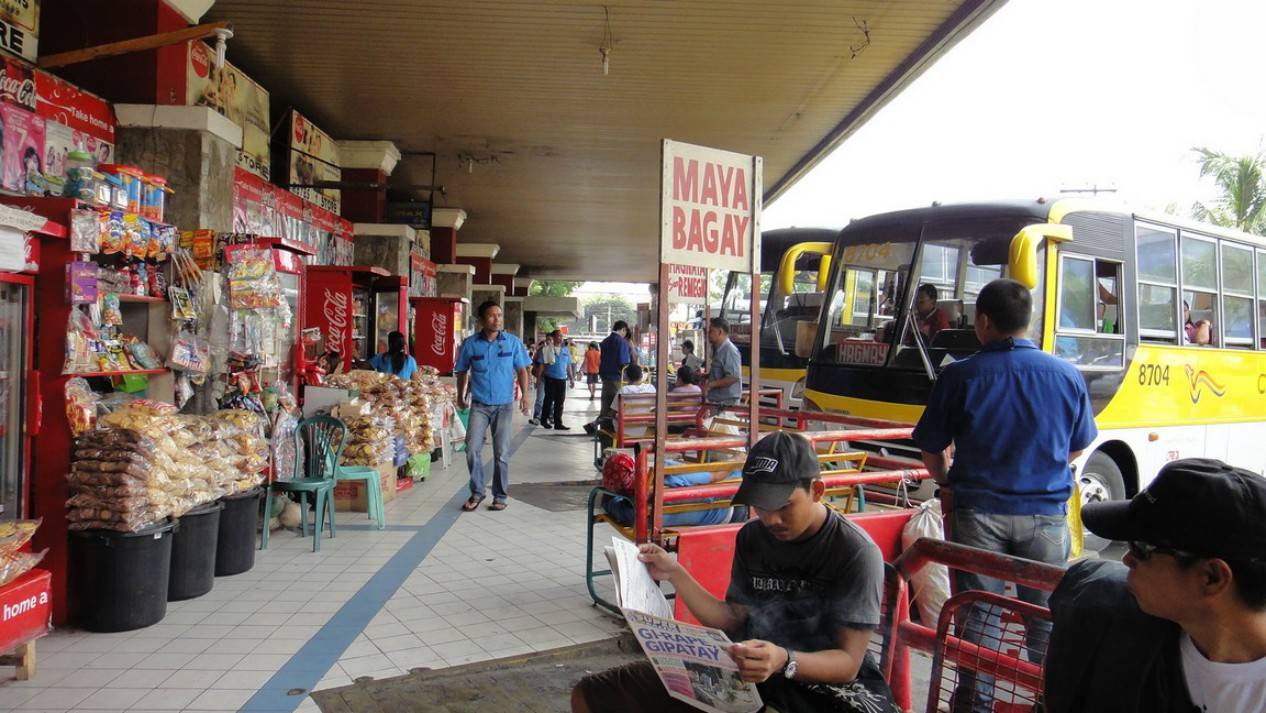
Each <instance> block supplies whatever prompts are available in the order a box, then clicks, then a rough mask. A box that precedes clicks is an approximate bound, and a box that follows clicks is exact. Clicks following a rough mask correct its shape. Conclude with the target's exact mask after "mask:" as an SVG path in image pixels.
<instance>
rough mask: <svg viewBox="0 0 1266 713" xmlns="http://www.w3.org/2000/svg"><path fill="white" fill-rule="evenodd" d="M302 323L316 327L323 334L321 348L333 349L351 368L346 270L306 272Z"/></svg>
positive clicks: (348, 288)
mask: <svg viewBox="0 0 1266 713" xmlns="http://www.w3.org/2000/svg"><path fill="white" fill-rule="evenodd" d="M303 325H304V327H305V328H317V329H320V330H321V335H322V336H323V337H325V349H326V351H329V350H331V349H334V350H337V351H338V353H339V354H340V355H341V356H342V357H343V363H344V365H345V366H346V367H347V368H349V369H350V368H351V359H352V280H351V276H350V275H349V274H348V273H345V272H341V271H330V270H309V271H308V272H307V294H306V295H305V296H304V305H303Z"/></svg>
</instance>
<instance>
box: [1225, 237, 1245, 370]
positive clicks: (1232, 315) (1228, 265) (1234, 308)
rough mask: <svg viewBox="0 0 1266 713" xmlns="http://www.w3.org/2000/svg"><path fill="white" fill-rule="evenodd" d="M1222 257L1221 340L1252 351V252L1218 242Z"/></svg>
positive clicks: (1234, 245)
mask: <svg viewBox="0 0 1266 713" xmlns="http://www.w3.org/2000/svg"><path fill="white" fill-rule="evenodd" d="M1219 248H1220V249H1221V253H1222V255H1221V257H1222V324H1223V329H1222V337H1223V342H1224V344H1225V345H1226V346H1227V347H1230V348H1238V349H1252V348H1253V250H1252V248H1248V247H1245V246H1243V245H1239V244H1236V243H1231V242H1227V241H1225V240H1222V241H1219Z"/></svg>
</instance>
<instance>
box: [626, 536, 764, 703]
mask: <svg viewBox="0 0 1266 713" xmlns="http://www.w3.org/2000/svg"><path fill="white" fill-rule="evenodd" d="M611 541H612V545H613V546H612V547H607V548H604V552H605V554H606V556H607V561H608V562H609V563H610V564H611V574H612V576H613V577H614V579H615V592H616V594H615V595H616V603H617V604H618V605H619V606H620V611H621V612H622V613H623V614H624V619H625V621H627V622H628V623H629V628H630V629H631V630H632V631H633V635H634V636H635V637H636V638H637V643H638V644H639V645H640V646H641V647H642V651H643V652H645V653H646V657H647V658H648V659H650V662H651V665H652V666H654V667H655V673H657V674H658V675H659V679H660V680H661V681H663V683H664V688H665V689H666V690H667V691H668V695H670V696H672V697H673V698H676V699H678V700H680V701H684V702H686V703H689V704H690V705H692V706H694V707H695V708H698V709H699V710H703V711H709V712H710V713H754V712H755V711H758V710H760V709H761V706H762V705H763V704H762V702H761V699H760V694H759V693H758V692H757V691H756V685H755V684H753V683H748V682H745V681H743V679H742V678H741V677H740V676H739V670H738V665H736V664H735V663H734V660H733V659H731V658H730V654H729V648H730V646H731V643H732V642H731V641H730V638H729V637H728V636H726V635H725V632H723V631H721V630H720V629H709V628H708V627H706V626H694V625H691V624H686V623H684V622H680V621H674V620H673V618H672V606H671V605H670V604H669V603H668V600H667V599H666V598H665V597H664V593H663V592H662V591H660V588H659V585H658V584H656V583H655V580H654V579H652V578H651V575H650V572H649V571H647V569H646V565H644V564H642V563H641V562H639V561H638V559H637V546H636V545H634V544H633V543H631V542H629V541H628V540H623V539H620V538H618V537H613V538H611Z"/></svg>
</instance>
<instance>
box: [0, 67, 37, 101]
mask: <svg viewBox="0 0 1266 713" xmlns="http://www.w3.org/2000/svg"><path fill="white" fill-rule="evenodd" d="M34 71H35V70H33V69H31V68H30V67H29V66H27V65H25V64H23V63H21V62H19V61H17V60H14V59H8V58H4V59H3V60H0V101H2V102H5V103H7V104H12V105H13V106H16V107H21V108H23V109H26V110H27V111H35V104H36V101H35V76H34Z"/></svg>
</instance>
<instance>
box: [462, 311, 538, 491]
mask: <svg viewBox="0 0 1266 713" xmlns="http://www.w3.org/2000/svg"><path fill="white" fill-rule="evenodd" d="M478 314H479V323H480V326H481V327H482V328H481V329H480V331H479V332H478V333H476V334H472V335H471V336H469V337H467V338H466V339H465V341H463V342H462V346H461V349H460V350H459V351H458V352H457V365H456V366H454V367H453V371H454V372H456V373H457V406H458V408H463V409H464V408H467V405H468V402H467V397H466V391H467V389H466V385H467V384H468V383H469V384H470V399H469V408H470V422H469V424H468V425H467V426H466V466H467V467H468V468H469V469H470V498H469V499H467V500H466V503H465V504H464V505H462V510H465V511H466V512H470V511H471V510H474V509H475V508H477V507H479V503H481V502H483V501H484V497H485V495H484V471H483V462H482V458H483V449H484V432H485V431H487V430H488V429H489V428H491V429H492V454H493V458H494V459H495V463H496V465H495V467H494V470H493V480H492V505H490V506H488V509H489V510H505V509H506V498H507V497H508V491H509V488H510V454H509V451H510V429H511V428H512V427H513V422H514V382H515V379H516V378H517V379H518V382H519V393H520V394H521V396H522V398H521V399H520V400H519V405H520V407H521V408H522V410H523V415H525V416H526V415H528V414H529V411H530V410H531V404H530V403H529V402H528V395H527V394H528V379H527V377H528V373H527V367H528V365H529V364H531V363H532V362H531V360H530V359H528V355H527V350H526V349H524V348H523V342H521V341H519V338H518V337H516V336H514V335H513V334H507V333H505V332H503V331H501V320H502V314H501V307H500V306H498V305H497V303H496V302H493V301H492V300H489V301H487V302H484V303H483V304H481V305H479V311H478Z"/></svg>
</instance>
